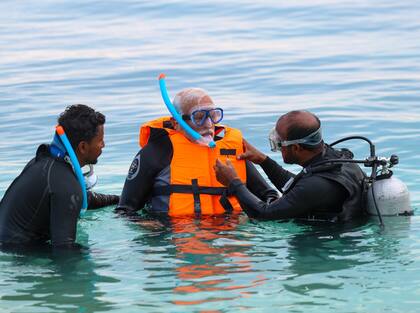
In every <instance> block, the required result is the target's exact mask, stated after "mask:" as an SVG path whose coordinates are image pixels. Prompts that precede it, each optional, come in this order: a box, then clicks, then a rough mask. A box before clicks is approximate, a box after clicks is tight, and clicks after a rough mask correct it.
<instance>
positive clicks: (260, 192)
mask: <svg viewBox="0 0 420 313" xmlns="http://www.w3.org/2000/svg"><path fill="white" fill-rule="evenodd" d="M151 136H154V138H153V140H152V138H151V139H150V140H149V142H148V144H147V145H146V146H145V147H144V148H143V149H141V150H140V151H139V152H138V153H137V155H136V156H135V158H134V160H133V162H132V164H131V167H130V170H129V173H128V176H127V179H126V180H125V184H124V188H123V191H122V194H121V197H120V202H119V204H118V207H117V209H118V210H119V211H124V212H126V213H129V214H130V213H134V212H136V211H138V210H141V209H143V208H144V206H145V205H146V203H148V202H150V200H151V197H152V193H153V187H154V183H155V180H156V177H157V176H158V174H159V173H160V172H162V171H164V170H167V169H168V168H169V167H170V163H171V160H172V155H173V148H172V143H171V141H170V139H169V138H168V136H167V135H166V132H165V131H164V130H163V129H157V130H155V131H154V132H152V133H151ZM218 139H220V137H217V136H216V137H215V141H217V140H218ZM246 177H247V180H246V186H247V187H248V188H249V190H250V191H251V193H252V194H253V195H254V196H255V197H258V198H259V199H262V201H264V202H271V201H274V200H275V199H277V198H278V197H279V195H278V193H277V192H276V191H275V190H273V189H272V188H271V187H270V186H269V185H268V184H267V182H266V181H265V180H264V178H263V177H262V176H261V174H260V173H259V172H258V171H257V169H256V168H255V166H254V165H253V164H252V163H250V162H248V161H247V162H246Z"/></svg>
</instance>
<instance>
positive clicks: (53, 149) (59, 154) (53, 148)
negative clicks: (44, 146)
mask: <svg viewBox="0 0 420 313" xmlns="http://www.w3.org/2000/svg"><path fill="white" fill-rule="evenodd" d="M50 153H51V155H52V156H54V157H56V158H64V157H65V156H66V154H67V152H66V148H65V147H64V145H63V143H62V142H61V140H60V137H58V135H57V134H55V135H54V138H53V140H52V142H51V145H50Z"/></svg>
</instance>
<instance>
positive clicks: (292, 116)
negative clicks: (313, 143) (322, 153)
mask: <svg viewBox="0 0 420 313" xmlns="http://www.w3.org/2000/svg"><path fill="white" fill-rule="evenodd" d="M320 127H321V122H320V120H319V118H318V117H317V116H315V115H314V114H312V113H311V112H308V111H290V112H288V113H286V114H284V115H282V116H281V117H280V118H279V119H278V121H277V124H276V131H277V133H278V134H279V136H280V138H281V139H282V140H295V139H301V138H304V137H306V136H308V135H310V134H311V133H313V132H315V131H316V130H318V129H319V128H320ZM302 146H304V147H305V145H304V144H302ZM310 148H316V147H310Z"/></svg>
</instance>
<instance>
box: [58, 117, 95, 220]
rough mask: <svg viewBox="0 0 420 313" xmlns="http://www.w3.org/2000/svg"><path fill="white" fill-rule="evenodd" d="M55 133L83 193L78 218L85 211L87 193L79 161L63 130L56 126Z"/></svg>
mask: <svg viewBox="0 0 420 313" xmlns="http://www.w3.org/2000/svg"><path fill="white" fill-rule="evenodd" d="M55 130H56V133H57V134H58V136H59V137H60V139H61V142H62V144H63V145H64V148H65V149H66V151H67V154H68V155H69V157H70V161H71V163H72V165H73V169H74V172H75V174H76V177H77V180H78V181H79V184H80V187H81V188H82V193H83V203H82V209H81V210H80V216H83V215H84V214H85V212H86V210H87V206H88V205H87V193H86V184H85V179H84V177H83V174H82V169H81V168H80V164H79V160H78V159H77V157H76V154H75V153H74V150H73V148H72V146H71V144H70V142H69V139H68V138H67V135H66V133H65V132H64V128H63V127H62V126H60V125H58V126H57V127H56V128H55Z"/></svg>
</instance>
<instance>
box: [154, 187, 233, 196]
mask: <svg viewBox="0 0 420 313" xmlns="http://www.w3.org/2000/svg"><path fill="white" fill-rule="evenodd" d="M197 187H198V193H199V194H205V195H213V196H221V195H223V193H224V192H225V191H226V189H227V188H226V187H207V186H197ZM172 193H193V187H192V185H169V186H159V187H155V188H154V189H153V195H154V196H169V195H170V194H172Z"/></svg>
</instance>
